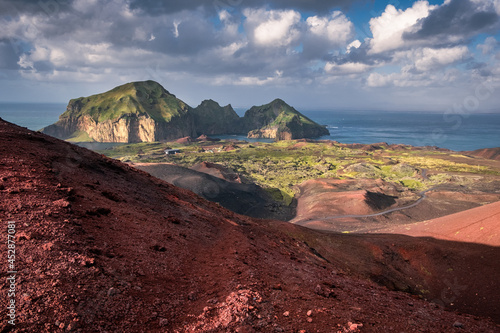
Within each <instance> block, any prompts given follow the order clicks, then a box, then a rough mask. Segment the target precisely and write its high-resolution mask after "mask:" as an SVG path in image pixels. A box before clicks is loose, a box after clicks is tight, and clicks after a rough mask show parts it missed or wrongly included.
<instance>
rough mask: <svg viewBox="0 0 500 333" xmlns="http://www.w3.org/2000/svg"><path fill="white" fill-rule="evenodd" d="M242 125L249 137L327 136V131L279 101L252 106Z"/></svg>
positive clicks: (298, 137) (281, 138)
mask: <svg viewBox="0 0 500 333" xmlns="http://www.w3.org/2000/svg"><path fill="white" fill-rule="evenodd" d="M243 124H244V127H245V128H246V129H248V130H249V131H250V132H249V133H248V136H249V137H254V138H259V137H261V138H273V139H278V140H283V139H286V140H290V139H301V138H310V137H318V136H322V135H328V134H329V132H328V130H327V129H326V128H325V127H323V126H321V125H319V124H317V123H315V122H314V121H312V120H311V119H309V118H307V117H306V116H304V115H303V114H301V113H300V112H299V111H297V110H295V109H294V108H293V107H291V106H290V105H288V104H286V103H285V102H284V101H283V100H281V99H275V100H274V101H272V102H271V103H269V104H266V105H262V106H254V107H252V108H251V109H250V110H248V111H247V112H246V113H245V116H244V117H243Z"/></svg>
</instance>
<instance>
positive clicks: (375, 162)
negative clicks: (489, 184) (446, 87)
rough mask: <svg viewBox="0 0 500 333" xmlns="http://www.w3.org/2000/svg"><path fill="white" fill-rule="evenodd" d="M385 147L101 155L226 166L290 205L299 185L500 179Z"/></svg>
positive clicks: (444, 156)
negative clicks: (320, 180)
mask: <svg viewBox="0 0 500 333" xmlns="http://www.w3.org/2000/svg"><path fill="white" fill-rule="evenodd" d="M166 148H177V149H180V150H181V151H182V153H181V154H176V155H169V156H167V155H166V154H165V153H164V150H165V149H166ZM380 148H381V149H377V150H373V151H370V150H365V149H360V148H350V147H349V146H348V145H343V144H338V143H335V142H300V141H279V142H275V143H260V142H258V143H247V142H237V143H234V142H227V141H220V142H200V143H192V144H187V145H186V144H179V143H139V144H129V145H124V146H119V147H115V148H113V149H111V150H105V151H102V153H103V154H105V155H107V156H109V157H112V158H116V159H120V160H122V161H126V162H138V163H175V164H177V165H181V166H185V167H191V166H193V165H194V164H197V163H200V162H203V161H207V162H212V163H218V164H222V165H224V166H226V167H229V168H231V169H233V170H235V171H236V172H238V173H240V174H241V175H243V176H245V177H247V178H248V179H250V180H252V181H254V182H255V183H256V184H258V185H260V186H262V187H264V188H265V189H267V190H268V191H269V192H270V193H271V194H272V195H273V196H274V197H275V198H277V199H282V200H283V201H285V202H291V199H292V198H293V196H294V194H295V191H296V188H294V186H295V185H298V184H300V183H302V182H304V181H306V180H309V179H315V178H329V177H336V178H341V179H343V178H376V179H379V178H380V179H383V180H386V181H390V182H396V183H400V184H401V185H403V186H405V187H407V188H409V189H411V190H415V191H422V190H425V189H428V188H431V187H433V186H436V185H439V184H450V183H453V184H460V185H466V184H467V183H470V182H473V181H474V177H471V176H473V175H483V176H500V170H498V169H494V168H493V167H491V166H488V165H480V164H478V163H477V160H476V159H470V163H464V162H463V161H464V160H465V161H467V158H466V157H465V156H462V155H459V154H457V153H455V152H440V151H435V150H422V149H415V148H412V147H403V148H399V149H397V150H391V149H390V148H391V147H390V146H389V147H385V146H382V147H380ZM450 156H451V157H452V158H450ZM453 157H455V158H456V160H457V161H458V160H459V161H460V162H457V161H454V158H453Z"/></svg>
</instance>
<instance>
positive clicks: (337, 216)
mask: <svg viewBox="0 0 500 333" xmlns="http://www.w3.org/2000/svg"><path fill="white" fill-rule="evenodd" d="M422 178H423V179H424V180H428V178H427V169H422ZM437 187H439V185H437V186H434V187H431V188H429V189H427V190H425V191H422V192H420V193H419V195H420V198H419V199H418V200H417V201H415V202H414V203H412V204H410V205H406V206H403V207H395V208H391V209H387V210H384V211H381V212H378V213H373V214H366V215H333V216H326V217H319V218H309V219H306V220H299V221H297V222H292V223H294V224H298V225H303V224H305V223H307V222H310V221H327V220H334V219H343V218H364V217H375V216H381V215H385V214H389V213H394V212H398V211H401V210H405V209H409V208H413V207H415V206H418V205H419V204H420V203H421V202H422V201H423V200H424V199H425V198H426V197H427V195H426V193H427V192H430V191H433V190H435V189H436V188H437Z"/></svg>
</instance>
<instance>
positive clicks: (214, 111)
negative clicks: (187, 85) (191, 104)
mask: <svg viewBox="0 0 500 333" xmlns="http://www.w3.org/2000/svg"><path fill="white" fill-rule="evenodd" d="M192 112H193V116H194V120H195V127H196V132H197V135H202V134H206V135H217V134H239V133H242V132H241V126H240V117H239V116H238V115H237V114H236V112H235V111H234V109H233V107H232V106H231V105H230V104H229V105H226V106H224V107H222V106H220V105H219V103H217V102H215V101H213V100H205V101H203V102H202V103H201V104H200V105H199V106H198V107H196V108H194V109H193V110H192Z"/></svg>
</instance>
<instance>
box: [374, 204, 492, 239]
mask: <svg viewBox="0 0 500 333" xmlns="http://www.w3.org/2000/svg"><path fill="white" fill-rule="evenodd" d="M384 231H385V232H390V233H395V234H404V235H409V236H415V237H434V238H438V239H446V240H453V241H460V242H472V243H479V244H486V245H492V246H500V202H496V203H492V204H489V205H485V206H482V207H477V208H474V209H469V210H466V211H464V212H460V213H456V214H452V215H448V216H444V217H441V218H438V219H434V220H430V221H424V222H419V223H414V224H409V225H405V226H399V227H392V228H388V229H385V230H381V231H379V232H384Z"/></svg>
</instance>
